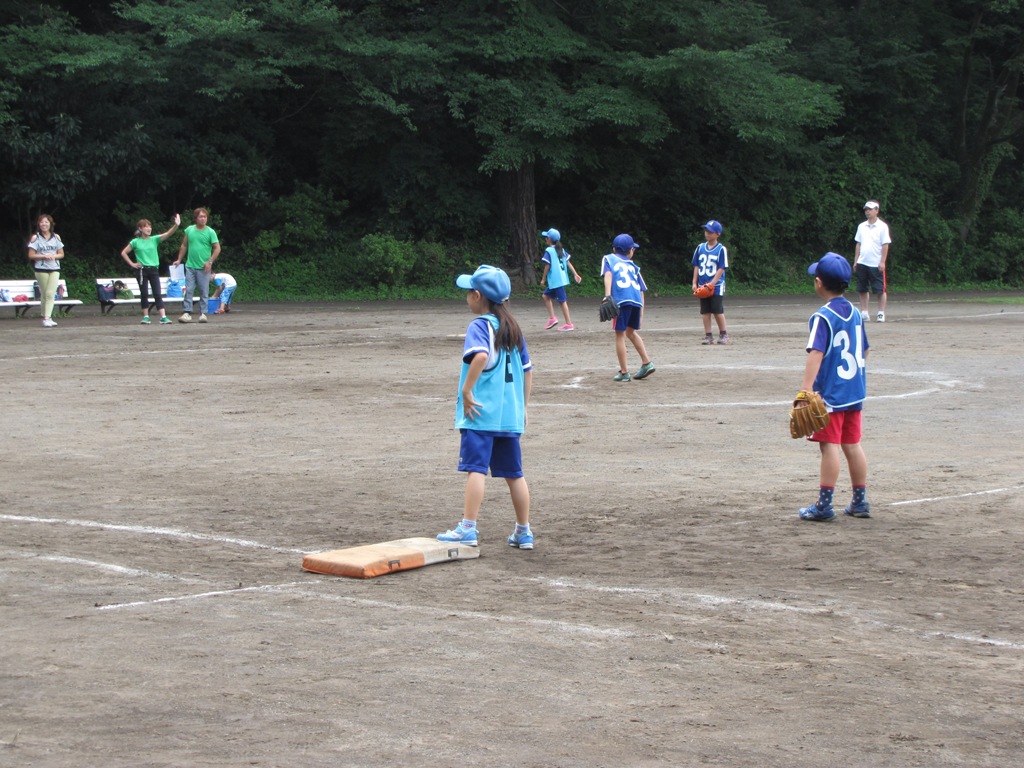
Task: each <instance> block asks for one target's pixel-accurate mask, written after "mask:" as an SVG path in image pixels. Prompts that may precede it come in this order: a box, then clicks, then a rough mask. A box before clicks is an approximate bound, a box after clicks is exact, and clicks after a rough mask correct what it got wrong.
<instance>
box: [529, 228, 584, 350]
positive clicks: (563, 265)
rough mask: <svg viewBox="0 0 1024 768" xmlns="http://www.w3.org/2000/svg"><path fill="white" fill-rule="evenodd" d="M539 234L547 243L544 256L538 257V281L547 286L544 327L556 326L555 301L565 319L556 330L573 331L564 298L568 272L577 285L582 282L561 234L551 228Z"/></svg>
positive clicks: (573, 327) (567, 301) (545, 291)
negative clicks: (564, 245) (539, 271)
mask: <svg viewBox="0 0 1024 768" xmlns="http://www.w3.org/2000/svg"><path fill="white" fill-rule="evenodd" d="M540 234H541V237H543V238H545V239H546V240H547V243H548V247H547V248H546V249H545V250H544V255H543V256H541V257H540V260H541V262H543V264H544V274H542V275H541V278H540V281H541V282H542V283H544V284H545V285H546V286H547V288H545V289H544V303H545V304H546V305H547V308H548V322H547V325H545V326H544V327H545V328H546V329H551V328H554V327H555V326H556V325H558V320H556V319H555V304H554V302H556V301H557V302H558V303H559V304H560V305H561V306H562V317H564V318H565V324H564V325H563V326H562V327H560V328H559V329H558V330H560V331H571V330H574V329H575V327H576V326H574V325H573V324H572V318H570V317H569V300H568V299H567V298H566V296H565V286H567V285H568V284H569V273H570V272H572V276H573V279H574V280H575V281H576V284H577V285H578V284H579V283H580V282H582V280H583V278H582V277H581V276H580V274H579V273H578V272H577V271H576V268H575V267H574V266H573V265H572V264H571V263H570V261H569V259H571V258H572V255H571V254H570V253H569V252H568V251H567V250H565V248H563V247H562V233H561V232H559V231H558V230H557V229H553V228H552V229H549V230H548V231H547V232H541V233H540Z"/></svg>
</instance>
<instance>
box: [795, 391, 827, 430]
mask: <svg viewBox="0 0 1024 768" xmlns="http://www.w3.org/2000/svg"><path fill="white" fill-rule="evenodd" d="M828 422H829V415H828V410H827V409H826V408H825V401H824V400H822V399H821V395H819V394H818V393H817V392H807V391H805V390H800V391H799V392H797V394H796V399H795V400H794V401H793V408H792V409H791V410H790V412H789V434H790V436H791V437H792V438H793V439H794V440H795V439H796V438H798V437H807V436H808V435H813V434H814V433H815V432H819V431H821V430H822V429H824V428H825V427H827V426H828Z"/></svg>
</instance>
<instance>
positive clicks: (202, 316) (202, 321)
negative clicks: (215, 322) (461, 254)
mask: <svg viewBox="0 0 1024 768" xmlns="http://www.w3.org/2000/svg"><path fill="white" fill-rule="evenodd" d="M199 322H200V323H205V322H206V315H200V316H199Z"/></svg>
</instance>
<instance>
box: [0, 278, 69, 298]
mask: <svg viewBox="0 0 1024 768" xmlns="http://www.w3.org/2000/svg"><path fill="white" fill-rule="evenodd" d="M35 286H36V281H35V280H0V288H2V289H6V290H7V292H8V293H9V294H10V297H11V298H12V299H13V298H14V297H15V296H28V299H29V301H36V300H37V299H36V288H35ZM60 287H61V288H63V291H61V289H60V288H58V289H57V290H58V292H59V293H63V294H64V296H63V298H67V295H68V284H67V282H66V281H64V280H61V281H60Z"/></svg>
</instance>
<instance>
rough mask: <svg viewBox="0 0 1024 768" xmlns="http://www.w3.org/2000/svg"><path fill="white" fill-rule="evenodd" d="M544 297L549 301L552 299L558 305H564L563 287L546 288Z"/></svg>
mask: <svg viewBox="0 0 1024 768" xmlns="http://www.w3.org/2000/svg"><path fill="white" fill-rule="evenodd" d="M544 295H545V296H547V297H548V298H549V299H554V300H555V301H557V302H558V303H559V304H565V302H566V298H565V286H564V285H562V286H559V287H558V288H548V289H547V290H546V291H544Z"/></svg>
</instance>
